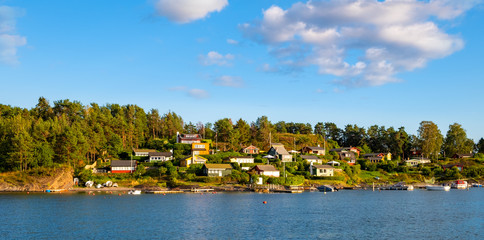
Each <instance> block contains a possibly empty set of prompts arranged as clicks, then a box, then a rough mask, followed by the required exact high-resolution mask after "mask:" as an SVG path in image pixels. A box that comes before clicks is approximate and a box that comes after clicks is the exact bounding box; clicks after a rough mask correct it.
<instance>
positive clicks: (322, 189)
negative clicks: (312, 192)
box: [317, 185, 338, 192]
mask: <svg viewBox="0 0 484 240" xmlns="http://www.w3.org/2000/svg"><path fill="white" fill-rule="evenodd" d="M317 189H318V190H319V191H320V192H336V191H338V190H337V189H335V188H334V187H333V186H329V185H321V186H319V187H317Z"/></svg>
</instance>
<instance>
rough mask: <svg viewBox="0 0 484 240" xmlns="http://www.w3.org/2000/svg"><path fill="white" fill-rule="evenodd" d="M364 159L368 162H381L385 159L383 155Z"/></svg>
mask: <svg viewBox="0 0 484 240" xmlns="http://www.w3.org/2000/svg"><path fill="white" fill-rule="evenodd" d="M365 159H366V160H368V162H370V163H381V162H383V161H384V160H385V159H384V157H366V158H365Z"/></svg>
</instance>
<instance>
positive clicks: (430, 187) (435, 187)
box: [425, 186, 450, 191]
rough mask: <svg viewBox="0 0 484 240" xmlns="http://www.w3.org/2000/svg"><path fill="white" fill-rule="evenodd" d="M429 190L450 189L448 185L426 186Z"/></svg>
mask: <svg viewBox="0 0 484 240" xmlns="http://www.w3.org/2000/svg"><path fill="white" fill-rule="evenodd" d="M425 188H426V189H427V190H429V191H450V186H426V187H425Z"/></svg>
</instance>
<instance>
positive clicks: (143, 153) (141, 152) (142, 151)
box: [133, 148, 156, 157]
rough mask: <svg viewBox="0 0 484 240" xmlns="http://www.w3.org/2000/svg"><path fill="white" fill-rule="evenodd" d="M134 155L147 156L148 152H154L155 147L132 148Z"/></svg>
mask: <svg viewBox="0 0 484 240" xmlns="http://www.w3.org/2000/svg"><path fill="white" fill-rule="evenodd" d="M133 152H134V156H136V157H148V155H149V154H150V152H156V150H155V149H136V148H134V149H133Z"/></svg>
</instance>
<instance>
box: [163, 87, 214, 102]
mask: <svg viewBox="0 0 484 240" xmlns="http://www.w3.org/2000/svg"><path fill="white" fill-rule="evenodd" d="M168 90H170V91H173V92H184V93H186V94H187V96H189V97H193V98H198V99H203V98H209V97H210V94H209V93H208V92H207V91H205V90H203V89H197V88H192V89H190V88H187V87H185V86H175V87H171V88H169V89H168Z"/></svg>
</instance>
